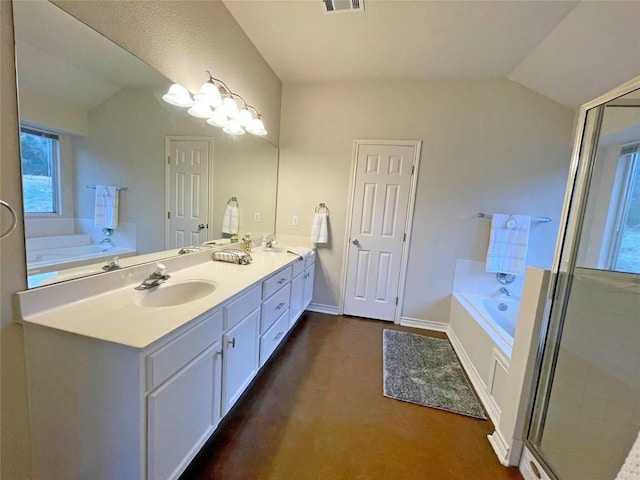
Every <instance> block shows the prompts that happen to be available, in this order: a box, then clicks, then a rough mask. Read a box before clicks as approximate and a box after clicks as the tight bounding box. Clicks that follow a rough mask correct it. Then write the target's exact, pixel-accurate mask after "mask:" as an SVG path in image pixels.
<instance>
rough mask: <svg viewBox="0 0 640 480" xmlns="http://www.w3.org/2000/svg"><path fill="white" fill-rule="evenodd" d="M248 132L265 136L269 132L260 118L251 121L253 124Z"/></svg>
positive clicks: (248, 128)
mask: <svg viewBox="0 0 640 480" xmlns="http://www.w3.org/2000/svg"><path fill="white" fill-rule="evenodd" d="M247 132H249V133H253V134H254V135H259V136H261V137H263V136H264V135H266V134H267V131H266V130H265V129H264V123H262V120H260V119H259V118H254V119H253V120H252V121H251V125H249V126H248V127H247Z"/></svg>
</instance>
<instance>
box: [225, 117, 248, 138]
mask: <svg viewBox="0 0 640 480" xmlns="http://www.w3.org/2000/svg"><path fill="white" fill-rule="evenodd" d="M222 131H223V132H224V133H228V134H229V135H243V134H244V129H243V128H242V127H241V126H240V124H239V123H238V122H237V121H235V120H231V121H230V122H229V124H228V125H227V126H226V127H224V128H223V129H222Z"/></svg>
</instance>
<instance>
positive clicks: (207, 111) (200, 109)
mask: <svg viewBox="0 0 640 480" xmlns="http://www.w3.org/2000/svg"><path fill="white" fill-rule="evenodd" d="M187 113H188V114H189V115H192V116H194V117H197V118H210V117H212V116H213V110H211V107H210V106H209V104H208V103H205V102H203V101H202V100H196V101H195V102H193V106H192V107H191V108H190V109H189V110H187Z"/></svg>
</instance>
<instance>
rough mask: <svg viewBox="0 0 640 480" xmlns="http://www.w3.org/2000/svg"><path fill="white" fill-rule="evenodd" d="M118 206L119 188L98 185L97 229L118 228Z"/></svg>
mask: <svg viewBox="0 0 640 480" xmlns="http://www.w3.org/2000/svg"><path fill="white" fill-rule="evenodd" d="M118 204H119V200H118V187H114V186H112V185H96V209H95V225H96V227H102V228H112V229H115V228H118Z"/></svg>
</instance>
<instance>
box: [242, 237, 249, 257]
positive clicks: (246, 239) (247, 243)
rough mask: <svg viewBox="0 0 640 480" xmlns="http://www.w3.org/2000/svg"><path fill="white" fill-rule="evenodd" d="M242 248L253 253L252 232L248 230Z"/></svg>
mask: <svg viewBox="0 0 640 480" xmlns="http://www.w3.org/2000/svg"><path fill="white" fill-rule="evenodd" d="M242 249H243V250H244V251H245V252H246V253H251V234H250V233H249V232H247V234H246V235H245V236H244V238H243V239H242Z"/></svg>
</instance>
